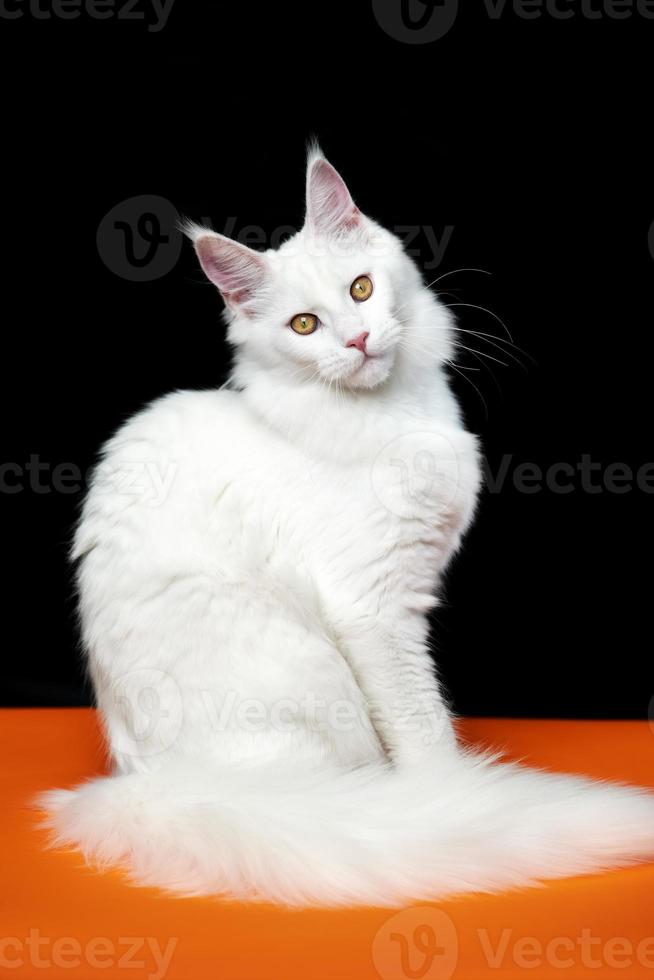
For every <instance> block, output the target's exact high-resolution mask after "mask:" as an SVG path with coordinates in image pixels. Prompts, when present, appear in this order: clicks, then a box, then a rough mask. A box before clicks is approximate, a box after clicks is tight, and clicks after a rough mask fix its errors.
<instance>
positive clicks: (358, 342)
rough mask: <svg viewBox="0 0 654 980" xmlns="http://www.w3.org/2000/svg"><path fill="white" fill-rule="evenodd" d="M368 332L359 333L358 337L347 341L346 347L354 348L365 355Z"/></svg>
mask: <svg viewBox="0 0 654 980" xmlns="http://www.w3.org/2000/svg"><path fill="white" fill-rule="evenodd" d="M368 336H369V332H368V331H367V330H366V331H365V332H364V333H360V334H359V336H358V337H354V339H353V340H348V342H347V344H346V345H345V346H346V347H356V349H357V350H360V351H361V352H362V353H363V354H365V353H366V340H367V339H368Z"/></svg>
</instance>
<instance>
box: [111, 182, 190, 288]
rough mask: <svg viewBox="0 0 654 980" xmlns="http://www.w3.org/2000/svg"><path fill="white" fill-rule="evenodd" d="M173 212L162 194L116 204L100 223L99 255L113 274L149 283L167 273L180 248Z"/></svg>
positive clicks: (176, 215)
mask: <svg viewBox="0 0 654 980" xmlns="http://www.w3.org/2000/svg"><path fill="white" fill-rule="evenodd" d="M178 220H179V216H178V214H177V211H176V210H175V208H174V207H173V205H172V204H171V203H170V201H167V200H166V199H165V198H164V197H157V196H156V195H154V194H143V195H141V196H140V197H130V198H128V199H127V200H126V201H121V202H120V204H116V206H115V207H113V208H112V209H111V211H109V212H108V213H107V214H105V216H104V218H103V219H102V221H101V222H100V226H99V227H98V234H97V237H96V242H97V246H98V252H99V253H100V258H101V259H102V261H103V262H104V264H105V265H106V266H107V268H108V269H111V271H112V272H114V273H115V274H116V275H117V276H120V277H121V278H122V279H129V280H131V281H132V282H149V281H151V280H152V279H160V278H161V277H162V276H165V275H166V273H168V272H170V270H171V269H172V268H173V266H174V265H175V263H176V262H177V260H178V258H179V255H180V252H181V248H182V233H181V232H180V230H179V228H178Z"/></svg>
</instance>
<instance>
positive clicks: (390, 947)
mask: <svg viewBox="0 0 654 980" xmlns="http://www.w3.org/2000/svg"><path fill="white" fill-rule="evenodd" d="M458 958H459V940H458V935H457V931H456V928H455V926H454V923H453V922H452V920H451V919H450V917H449V915H446V913H445V912H443V911H442V910H441V909H437V908H434V907H433V906H430V905H426V906H423V907H421V906H416V907H415V908H410V909H404V910H403V911H402V912H398V913H397V914H396V915H392V916H391V917H390V919H387V920H386V922H385V923H384V924H383V925H382V927H381V929H379V930H378V932H377V935H376V936H375V938H374V940H373V944H372V962H373V965H374V967H375V970H376V971H377V973H378V974H379V976H380V977H381V980H449V978H450V977H451V976H452V974H453V973H454V971H455V969H456V965H457V962H458Z"/></svg>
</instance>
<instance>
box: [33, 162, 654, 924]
mask: <svg viewBox="0 0 654 980" xmlns="http://www.w3.org/2000/svg"><path fill="white" fill-rule="evenodd" d="M188 230H189V233H190V235H191V237H192V238H193V241H194V243H195V248H196V250H197V253H198V255H199V258H200V262H201V264H202V267H203V269H204V270H205V272H206V274H207V276H208V277H209V279H210V280H211V281H212V282H214V283H215V285H216V286H217V287H218V288H219V290H220V291H221V293H222V295H223V297H224V300H225V303H226V307H227V323H228V337H229V340H230V342H231V344H233V345H234V349H235V367H234V371H233V375H232V380H231V383H230V385H229V386H228V387H226V388H224V389H221V390H218V391H202V392H176V393H175V394H172V395H169V396H167V397H165V398H162V399H160V400H159V401H157V402H155V403H154V404H153V405H151V406H149V407H148V408H147V409H145V411H143V412H141V413H140V414H138V415H137V416H136V417H135V418H133V419H132V420H131V421H129V422H128V423H127V424H126V425H125V426H124V427H123V428H122V429H121V430H120V431H119V432H118V434H117V435H116V436H114V438H113V439H111V440H110V442H109V443H108V444H107V446H106V449H105V453H104V463H103V464H102V465H101V466H100V467H99V469H98V473H97V476H96V479H95V482H94V485H93V487H92V489H91V491H90V493H89V495H88V499H87V501H86V505H85V508H84V513H83V516H82V520H81V522H80V525H79V528H78V531H77V535H76V539H75V548H74V554H75V557H76V558H77V559H78V560H79V591H80V598H81V621H82V627H83V635H84V641H85V645H86V649H87V651H88V657H89V667H90V672H91V676H92V679H93V683H94V686H95V690H96V694H97V702H98V707H99V710H100V714H101V718H102V721H103V723H104V728H105V731H106V736H107V740H108V743H109V748H110V751H111V755H112V758H113V761H114V769H115V771H114V775H112V776H111V777H108V778H104V779H96V780H93V781H92V782H89V783H87V784H86V785H84V786H81V787H79V788H77V789H75V790H72V791H65V790H62V791H54V792H51V793H48V794H46V795H45V796H44V797H43V798H42V800H41V805H42V806H43V807H44V808H46V809H47V811H48V813H49V817H48V819H49V821H50V823H51V825H52V826H53V827H54V829H55V839H56V841H57V842H58V843H65V844H72V845H75V846H77V847H79V848H80V849H81V850H82V851H83V852H84V853H85V854H86V855H87V856H88V857H89V858H90V859H92V860H93V861H94V862H96V863H100V864H114V863H115V864H118V865H122V866H124V867H126V868H127V869H128V870H129V872H130V873H131V876H132V878H133V879H134V880H136V881H138V882H142V883H147V884H154V885H159V886H161V887H163V888H167V889H170V890H173V891H175V892H181V893H185V894H216V895H218V894H220V895H228V896H236V897H239V898H247V899H262V898H263V899H268V900H273V901H277V902H281V903H286V904H290V905H305V904H320V905H337V904H356V903H369V904H375V905H395V904H398V903H402V902H406V901H409V900H411V899H426V898H434V897H438V896H442V895H444V894H446V893H450V892H462V891H470V890H494V889H499V888H502V887H507V886H514V885H523V884H526V883H529V882H530V881H533V880H535V879H538V878H541V877H554V876H560V875H566V874H571V873H577V872H589V871H594V870H598V869H601V868H606V867H609V866H617V865H622V864H627V863H630V862H633V861H635V860H638V859H639V858H642V857H645V856H647V855H651V854H652V853H654V797H653V796H651V795H649V794H647V793H645V792H644V791H642V790H640V789H637V788H629V787H621V786H617V785H611V784H602V783H597V782H593V781H591V780H589V779H584V778H582V777H575V776H568V775H555V774H547V773H542V772H536V771H534V770H529V769H525V768H521V767H519V766H516V765H510V764H501V763H499V762H497V760H496V759H494V758H491V757H488V756H482V755H480V754H476V753H472V752H470V751H469V750H466V749H465V748H463V747H461V746H459V745H458V744H457V741H456V738H455V734H454V729H453V724H452V720H451V717H450V714H449V712H448V710H447V707H446V706H445V704H444V702H443V698H442V695H441V692H440V690H439V686H438V682H437V679H436V676H435V673H434V670H433V667H432V661H431V658H430V655H429V652H428V646H427V628H428V627H427V613H428V612H429V610H430V609H431V608H432V607H433V606H434V604H435V601H436V600H435V598H434V596H435V592H436V589H437V587H438V583H439V578H440V576H441V573H442V571H443V569H444V568H445V566H446V565H447V562H448V560H449V559H450V557H451V555H452V553H453V552H454V551H455V549H456V548H457V547H458V545H459V543H460V540H461V535H462V533H463V532H464V531H465V529H466V527H467V526H468V524H469V522H470V519H471V516H472V513H473V510H474V507H475V499H476V495H477V492H478V488H479V483H480V477H479V466H478V461H477V448H476V442H475V439H474V437H473V436H471V435H470V434H469V433H468V432H466V430H465V429H464V427H463V425H462V422H461V417H460V414H459V410H458V407H457V404H456V402H455V399H454V397H453V395H452V392H451V391H450V388H449V384H448V377H447V373H446V365H447V362H448V359H449V358H450V357H451V354H452V350H453V326H452V323H451V319H450V315H449V311H448V310H446V309H445V308H444V307H443V306H442V305H441V304H440V303H439V302H438V300H437V299H436V297H435V296H434V295H433V294H432V293H431V292H430V291H429V290H428V289H427V288H425V286H424V284H423V283H422V280H421V277H420V274H419V272H418V270H417V269H416V267H415V265H414V263H413V262H412V260H411V259H409V258H408V256H407V255H406V254H405V253H404V252H403V250H402V248H401V245H400V243H399V241H398V240H397V239H396V238H395V237H394V236H393V235H392V234H390V233H389V232H387V231H385V230H384V229H382V228H381V227H379V225H377V224H376V223H375V222H373V221H371V220H370V219H369V218H367V217H365V216H364V215H362V214H361V213H360V212H359V210H358V209H357V208H356V206H355V205H354V203H353V201H352V199H351V197H350V194H349V192H348V190H347V188H346V186H345V184H344V183H343V181H342V179H341V178H340V177H339V175H338V174H337V173H336V171H335V170H334V169H333V168H332V167H331V165H330V164H329V163H328V162H327V161H326V160H325V159H324V157H323V156H322V155H321V154H320V152H319V150H317V149H315V150H313V151H312V152H311V154H310V157H309V163H308V172H307V217H306V223H305V226H304V228H303V230H302V231H301V232H300V233H299V234H297V235H296V236H295V237H293V238H292V239H290V240H289V241H287V242H285V243H284V244H283V245H282V246H281V247H280V248H279V250H277V251H267V252H265V253H258V252H254V251H252V250H250V249H248V248H247V247H245V246H243V245H240V244H237V243H235V242H232V241H230V240H228V239H226V238H224V237H222V236H220V235H217V234H214V233H213V232H211V231H207V230H205V229H202V228H198V227H194V226H192V227H190V228H189V229H188ZM180 342H183V332H182V335H181V337H180ZM154 472H157V473H159V474H168V476H169V477H170V479H168V480H167V481H166V487H167V491H166V493H165V494H163V495H162V494H161V493H158V494H156V493H154V492H150V490H149V488H148V482H147V474H152V473H154ZM129 475H131V478H130V479H127V477H128V476H129ZM135 476H138V478H139V480H138V481H136V483H135V479H134V477H135ZM139 481H140V482H139ZM469 655H470V669H471V671H473V670H474V661H475V658H476V657H482V656H483V657H486V656H494V655H495V654H494V652H493V651H492V650H471V651H470V654H469Z"/></svg>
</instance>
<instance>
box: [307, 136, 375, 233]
mask: <svg viewBox="0 0 654 980" xmlns="http://www.w3.org/2000/svg"><path fill="white" fill-rule="evenodd" d="M306 225H307V227H308V228H309V229H310V230H311V231H312V232H313V233H314V234H317V235H342V234H343V233H345V232H348V231H354V230H357V229H359V228H360V227H361V226H362V215H361V212H360V211H359V209H358V207H357V206H356V204H355V203H354V201H353V200H352V197H351V196H350V192H349V190H348V189H347V185H346V184H345V181H344V180H343V178H342V177H341V175H340V174H339V173H338V171H337V170H335V169H334V167H332V165H331V163H329V161H328V160H325V158H324V156H323V155H322V152H321V151H320V150H319V149H318V148H317V147H314V148H312V149H311V150H310V152H309V159H308V161H307V216H306Z"/></svg>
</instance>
